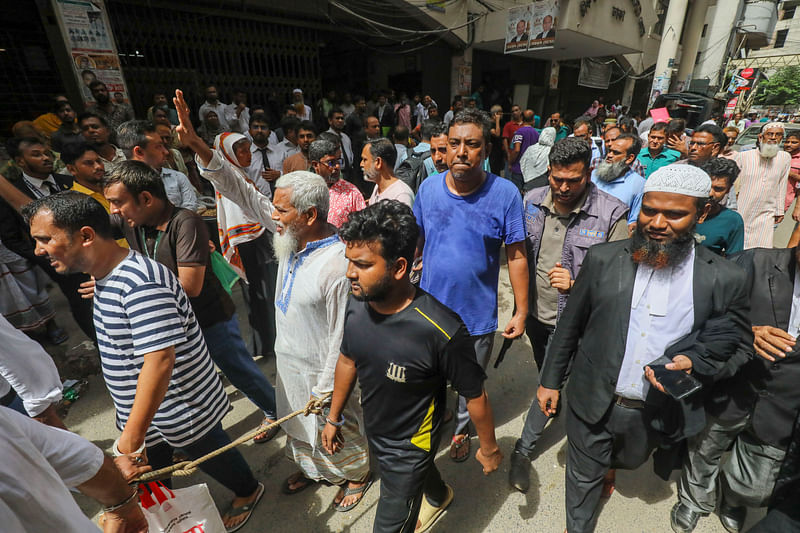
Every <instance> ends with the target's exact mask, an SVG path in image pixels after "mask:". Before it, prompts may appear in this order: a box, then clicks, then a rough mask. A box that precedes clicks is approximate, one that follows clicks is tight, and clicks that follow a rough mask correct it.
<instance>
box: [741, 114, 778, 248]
mask: <svg viewBox="0 0 800 533" xmlns="http://www.w3.org/2000/svg"><path fill="white" fill-rule="evenodd" d="M783 135H784V126H783V124H782V123H781V122H768V123H766V124H764V126H763V127H762V128H761V132H760V133H759V134H758V141H757V142H756V147H757V149H756V150H747V151H746V152H738V153H737V154H736V155H734V157H733V160H734V161H736V163H737V164H738V165H739V168H741V169H742V172H741V174H739V181H738V183H737V185H736V187H737V196H736V203H737V205H738V208H737V210H738V211H739V214H741V215H742V219H744V247H745V249H747V248H756V247H763V248H772V238H773V235H774V233H775V225H777V224H780V223H781V222H782V221H783V215H784V212H785V211H784V202H785V201H786V183H787V182H788V180H789V171H790V169H791V163H792V156H790V155H789V154H788V153H787V152H784V151H783V150H781V142H782V141H783Z"/></svg>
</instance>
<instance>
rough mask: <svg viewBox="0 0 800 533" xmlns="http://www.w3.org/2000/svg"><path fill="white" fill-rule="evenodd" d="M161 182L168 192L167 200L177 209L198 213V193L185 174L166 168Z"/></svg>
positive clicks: (162, 170) (162, 172)
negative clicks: (183, 208)
mask: <svg viewBox="0 0 800 533" xmlns="http://www.w3.org/2000/svg"><path fill="white" fill-rule="evenodd" d="M161 181H163V182H164V189H166V191H167V199H168V200H169V201H170V202H172V204H173V205H175V206H177V207H185V208H186V209H190V210H192V211H197V209H198V207H200V206H199V204H198V203H197V193H196V192H195V190H194V187H193V186H192V183H191V182H190V181H189V178H187V177H186V174H184V173H183V172H178V171H177V170H172V169H171V168H167V167H164V168H162V169H161Z"/></svg>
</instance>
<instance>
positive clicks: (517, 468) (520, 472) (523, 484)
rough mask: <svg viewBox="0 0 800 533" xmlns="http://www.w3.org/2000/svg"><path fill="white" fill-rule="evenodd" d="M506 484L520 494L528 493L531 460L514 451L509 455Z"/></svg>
mask: <svg viewBox="0 0 800 533" xmlns="http://www.w3.org/2000/svg"><path fill="white" fill-rule="evenodd" d="M508 482H509V483H511V486H512V487H514V488H515V489H517V490H518V491H520V492H528V489H529V488H530V486H531V460H530V458H528V457H527V456H525V455H522V454H521V453H519V452H518V451H516V450H515V451H514V453H512V454H511V469H510V470H509V471H508Z"/></svg>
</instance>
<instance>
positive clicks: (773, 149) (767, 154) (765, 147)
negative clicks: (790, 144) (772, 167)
mask: <svg viewBox="0 0 800 533" xmlns="http://www.w3.org/2000/svg"><path fill="white" fill-rule="evenodd" d="M780 150H781V149H780V146H778V145H777V144H766V143H765V144H762V145H761V146H760V147H759V149H758V152H759V153H760V154H761V157H763V158H764V159H772V158H773V157H775V156H776V155H778V152H780Z"/></svg>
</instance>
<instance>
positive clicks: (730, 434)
mask: <svg viewBox="0 0 800 533" xmlns="http://www.w3.org/2000/svg"><path fill="white" fill-rule="evenodd" d="M749 422H750V420H749V418H742V419H740V420H735V421H722V420H712V421H711V422H710V423H709V424H708V425H707V426H706V429H705V430H704V431H703V432H702V433H700V434H699V435H697V436H696V437H693V438H691V439H690V440H689V453H688V456H687V458H686V462H685V463H684V465H683V470H682V471H681V478H680V481H679V482H678V499H679V500H680V502H681V503H682V504H683V505H685V506H686V507H688V508H689V509H691V510H692V511H694V512H696V513H701V514H709V513H711V512H712V511H713V510H714V507H715V506H716V501H717V483H716V481H717V476H718V475H719V476H720V478H721V483H722V497H723V499H724V500H725V502H726V504H727V505H729V506H733V507H740V506H748V507H764V506H765V505H766V504H767V502H768V501H769V498H770V496H771V495H772V488H773V487H774V485H775V479H776V478H777V476H778V470H779V469H780V466H781V462H782V461H783V457H784V455H785V452H784V451H783V450H780V449H778V448H775V447H773V446H770V445H768V444H764V443H761V442H760V441H758V439H756V438H755V437H754V436H753V435H752V434H751V433H750V430H749V429H748V426H749ZM734 441H736V443H735V444H734V447H733V453H732V454H731V456H730V458H729V460H728V461H727V462H726V463H725V464H724V465H722V467H720V461H721V459H722V454H723V453H724V452H725V451H726V450H728V448H730V446H731V444H732V443H733V442H734Z"/></svg>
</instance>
